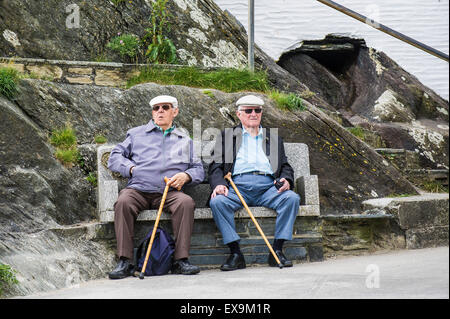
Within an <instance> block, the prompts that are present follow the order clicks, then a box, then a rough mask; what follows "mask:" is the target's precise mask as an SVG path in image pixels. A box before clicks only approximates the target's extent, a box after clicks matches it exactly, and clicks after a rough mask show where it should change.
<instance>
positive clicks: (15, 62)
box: [0, 57, 211, 88]
mask: <svg viewBox="0 0 450 319" xmlns="http://www.w3.org/2000/svg"><path fill="white" fill-rule="evenodd" d="M0 67H10V68H14V69H16V70H18V71H19V72H20V73H23V74H26V75H27V76H29V77H31V78H38V79H43V80H51V81H54V82H60V83H68V84H90V85H98V86H113V87H120V88H123V87H125V86H126V84H127V81H128V80H129V79H130V78H132V77H135V76H139V74H140V72H141V71H140V70H141V69H142V68H144V67H158V68H178V67H181V65H180V66H179V65H170V66H161V65H158V66H155V65H151V64H126V63H115V62H88V61H66V60H47V59H31V58H5V57H4V58H0ZM209 69H211V68H209Z"/></svg>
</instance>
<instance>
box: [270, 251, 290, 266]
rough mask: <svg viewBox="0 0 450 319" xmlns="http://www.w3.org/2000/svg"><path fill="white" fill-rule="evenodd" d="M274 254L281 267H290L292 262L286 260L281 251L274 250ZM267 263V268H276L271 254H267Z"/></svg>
mask: <svg viewBox="0 0 450 319" xmlns="http://www.w3.org/2000/svg"><path fill="white" fill-rule="evenodd" d="M275 254H277V257H278V259H279V260H280V262H281V264H282V265H283V267H292V261H290V260H289V259H287V258H286V256H285V255H284V254H283V252H282V251H281V250H275ZM267 261H268V263H269V266H271V267H278V264H277V262H276V260H275V258H274V257H273V255H272V254H269V258H268V260H267Z"/></svg>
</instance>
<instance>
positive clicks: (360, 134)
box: [347, 126, 365, 140]
mask: <svg viewBox="0 0 450 319" xmlns="http://www.w3.org/2000/svg"><path fill="white" fill-rule="evenodd" d="M347 131H349V132H350V133H352V134H353V135H355V136H356V137H357V138H359V139H361V140H362V139H364V137H365V134H364V129H363V128H362V127H359V126H355V127H347Z"/></svg>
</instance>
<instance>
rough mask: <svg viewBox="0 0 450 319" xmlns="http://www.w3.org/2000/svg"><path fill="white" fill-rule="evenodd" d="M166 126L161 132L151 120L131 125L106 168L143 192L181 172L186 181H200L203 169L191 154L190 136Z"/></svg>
mask: <svg viewBox="0 0 450 319" xmlns="http://www.w3.org/2000/svg"><path fill="white" fill-rule="evenodd" d="M169 130H170V129H169ZM169 130H166V131H165V132H164V134H163V132H162V130H160V129H158V127H157V126H156V125H155V123H154V122H153V121H150V122H149V123H148V124H147V125H142V126H138V127H135V128H132V129H130V130H129V131H128V132H127V137H126V139H125V141H123V142H122V143H119V144H117V145H116V147H114V149H113V150H112V151H111V155H110V157H109V160H108V168H109V169H110V170H112V171H114V172H119V173H120V174H121V175H122V176H123V177H127V178H129V181H128V184H127V187H130V188H134V189H137V190H139V191H142V192H149V193H162V192H163V191H164V187H165V182H164V177H169V178H170V177H172V176H174V175H175V174H177V173H180V172H185V173H187V174H188V175H189V176H190V177H191V179H192V180H191V182H190V183H189V185H195V184H199V183H201V182H202V181H203V179H204V174H205V173H204V170H203V165H202V162H201V160H200V159H199V158H197V157H196V156H195V154H194V147H193V141H192V139H191V138H189V136H187V135H186V133H185V132H184V131H183V130H180V129H178V128H175V127H174V126H173V127H172V128H171V130H170V132H168V131H169ZM132 166H134V168H133V175H132V176H130V168H131V167H132Z"/></svg>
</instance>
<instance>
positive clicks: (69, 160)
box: [55, 148, 78, 167]
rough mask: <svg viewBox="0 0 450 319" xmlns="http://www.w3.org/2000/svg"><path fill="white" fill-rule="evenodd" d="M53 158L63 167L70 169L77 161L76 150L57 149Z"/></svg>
mask: <svg viewBox="0 0 450 319" xmlns="http://www.w3.org/2000/svg"><path fill="white" fill-rule="evenodd" d="M55 157H56V158H57V159H58V160H60V161H61V162H62V163H63V164H64V165H65V166H67V167H72V166H73V164H74V163H76V162H77V161H78V150H77V149H76V148H70V149H57V150H56V152H55Z"/></svg>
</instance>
